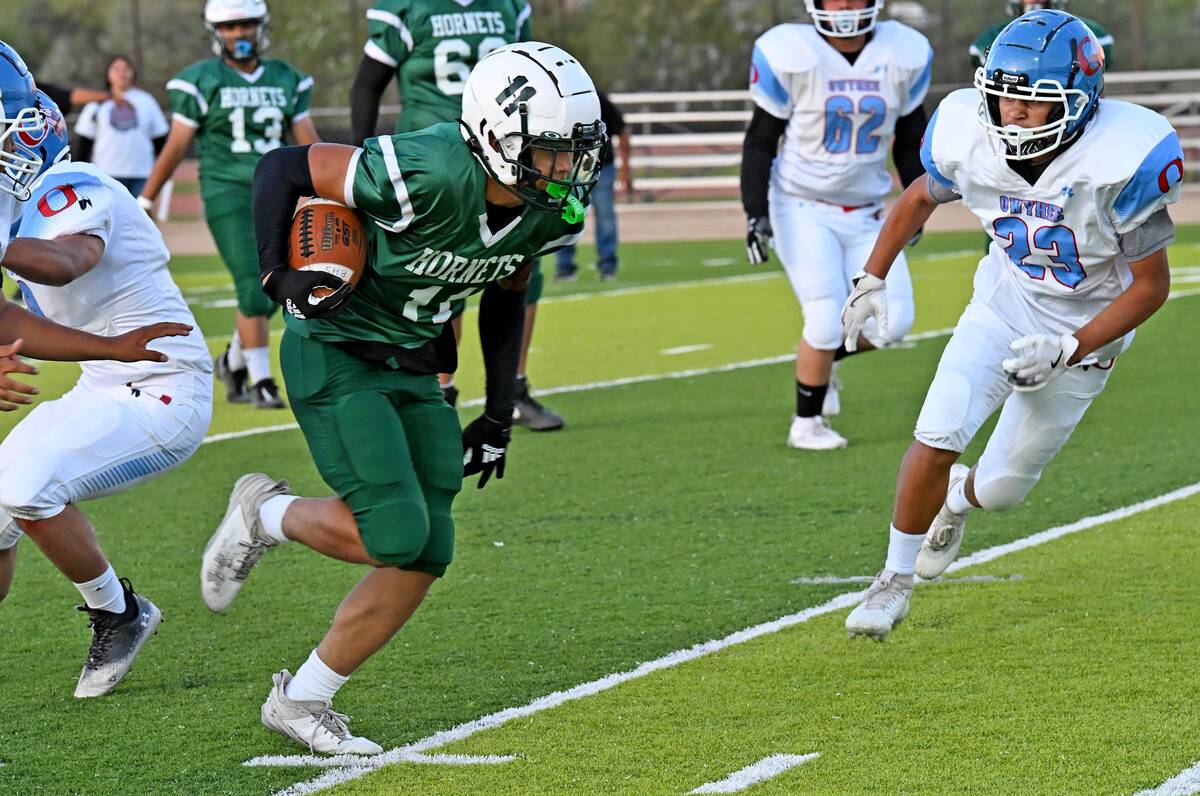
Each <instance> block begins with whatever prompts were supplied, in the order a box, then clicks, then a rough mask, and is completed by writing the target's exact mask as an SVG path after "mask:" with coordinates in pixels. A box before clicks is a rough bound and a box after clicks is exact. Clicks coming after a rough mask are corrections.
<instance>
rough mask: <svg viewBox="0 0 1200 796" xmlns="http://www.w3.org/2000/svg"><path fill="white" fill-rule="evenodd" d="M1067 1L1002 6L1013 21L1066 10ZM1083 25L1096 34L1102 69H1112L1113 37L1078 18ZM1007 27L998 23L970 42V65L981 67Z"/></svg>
mask: <svg viewBox="0 0 1200 796" xmlns="http://www.w3.org/2000/svg"><path fill="white" fill-rule="evenodd" d="M1067 2H1068V0H1004V5H1005V7H1006V8H1007V10H1008V15H1009V16H1010V17H1012V18H1013V19H1016V18H1017V17H1019V16H1021V15H1022V14H1024V13H1025V12H1027V11H1035V10H1037V9H1041V8H1050V9H1055V10H1057V11H1066V10H1067ZM1079 20H1080V21H1081V22H1083V24H1085V25H1087V26H1088V28H1089V29H1091V31H1092V33H1094V34H1096V39H1097V40H1098V41H1099V42H1100V46H1101V47H1103V48H1104V68H1105V70H1106V71H1107V70H1111V69H1112V45H1113V36H1112V34H1111V33H1109V32H1108V31H1107V30H1105V29H1104V27H1103V26H1101V24H1100V23H1099V22H1096V21H1095V20H1091V19H1088V18H1086V17H1079ZM1007 25H1008V22H999V23H997V24H995V25H992V26H991V27H990V28H988V29H987V30H985V31H984V32H983V33H980V34H979V37H978V38H976V39H975V41H973V42H971V46H970V48H969V52H970V53H971V64H972V65H973V66H975V67H976V68H978V67H980V66H983V61H984V59H985V58H986V57H987V51H988V48H989V47H991V46H992V42H994V41H995V40H996V37H997V36H999V35H1000V31H1002V30H1004V28H1005V27H1006V26H1007Z"/></svg>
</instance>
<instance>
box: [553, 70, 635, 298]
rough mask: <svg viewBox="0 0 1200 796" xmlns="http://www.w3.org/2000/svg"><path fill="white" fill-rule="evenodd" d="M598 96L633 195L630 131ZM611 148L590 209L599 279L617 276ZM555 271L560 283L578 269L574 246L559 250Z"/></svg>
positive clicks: (626, 188)
mask: <svg viewBox="0 0 1200 796" xmlns="http://www.w3.org/2000/svg"><path fill="white" fill-rule="evenodd" d="M597 93H598V94H599V95H600V119H601V121H603V122H604V128H605V131H606V132H607V133H608V140H609V141H610V142H611V141H613V140H616V141H617V146H618V147H619V148H620V150H621V165H620V167H619V170H620V176H621V187H622V188H623V189H624V191H625V195H626V196H632V195H633V177H632V175H631V173H630V171H629V150H630V147H629V131H628V130H627V129H625V117H624V116H622V115H621V109H620V108H618V107H617V106H616V105H614V104H613V102H612V100H610V99H609V98H608V95H607V94H605V93H604V92H603V91H600V92H597ZM613 161H614V158H613V148H612V145H611V143H610V145H609V146H608V147H607V148H606V149H605V151H604V165H603V167H602V168H601V169H600V179H599V181H598V182H597V183H596V187H595V188H593V189H592V209H593V210H594V211H595V212H594V214H593V216H592V221H593V223H594V224H595V225H596V226H595V230H596V253H597V255H598V256H599V258H600V259H599V261H598V262H597V263H596V272H597V273H598V274H599V276H600V279H601V281H607V280H609V279H612V278H613V277H615V276H616V275H617V266H618V265H619V261H618V260H617V210H616V199H615V198H614V196H613V192H614V188H615V184H616V174H614V171H613V166H614V163H613ZM557 256H558V270H557V273H556V275H555V279H556V280H557V281H559V282H570V281H571V280H573V279H574V278H575V274H576V271H578V270H579V268H578V266H577V265H576V263H575V247H574V246H567V247H566V248H563V249H559V250H558V255H557Z"/></svg>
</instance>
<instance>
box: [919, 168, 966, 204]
mask: <svg viewBox="0 0 1200 796" xmlns="http://www.w3.org/2000/svg"><path fill="white" fill-rule="evenodd" d="M925 190H926V192H927V193H928V194H929V198H930V199H932V200H933V201H935V202H937V203H938V204H940V205H944V204H946V203H947V202H957V201H958V200H959V199H962V196H960V195H959V194H957V193H955V192H954V189H953V188H947V187H946V186H945V185H942V184H941V183H940V182H938V181H937V180H934V179H930V177H929V176H928V175H926V177H925Z"/></svg>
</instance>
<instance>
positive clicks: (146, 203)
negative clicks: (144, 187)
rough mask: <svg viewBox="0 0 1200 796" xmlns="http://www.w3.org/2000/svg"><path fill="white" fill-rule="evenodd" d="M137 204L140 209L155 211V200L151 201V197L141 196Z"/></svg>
mask: <svg viewBox="0 0 1200 796" xmlns="http://www.w3.org/2000/svg"><path fill="white" fill-rule="evenodd" d="M137 203H138V207H140V208H142V209H143V210H153V209H154V200H153V199H150V198H149V197H146V196H139V197H138V198H137Z"/></svg>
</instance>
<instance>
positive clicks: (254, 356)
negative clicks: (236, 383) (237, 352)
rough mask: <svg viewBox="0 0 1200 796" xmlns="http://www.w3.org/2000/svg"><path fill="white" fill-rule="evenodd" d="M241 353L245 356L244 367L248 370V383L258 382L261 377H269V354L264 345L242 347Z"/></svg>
mask: <svg viewBox="0 0 1200 796" xmlns="http://www.w3.org/2000/svg"><path fill="white" fill-rule="evenodd" d="M242 355H243V356H244V357H245V358H246V369H247V370H248V371H250V383H251V384H258V383H259V382H260V381H262V380H263V379H269V378H271V354H270V349H269V348H267V347H266V346H263V347H262V348H244V349H242Z"/></svg>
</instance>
